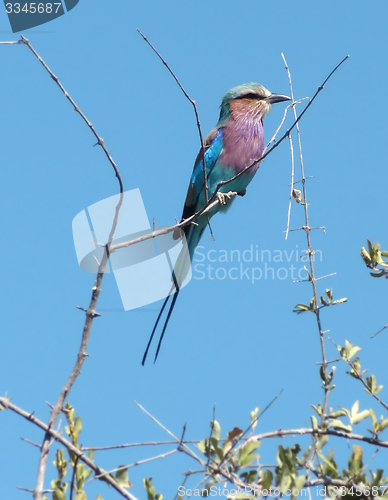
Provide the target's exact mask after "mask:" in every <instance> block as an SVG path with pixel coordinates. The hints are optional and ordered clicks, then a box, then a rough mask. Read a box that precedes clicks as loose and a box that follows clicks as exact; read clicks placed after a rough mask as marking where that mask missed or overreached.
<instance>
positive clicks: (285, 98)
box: [265, 94, 291, 104]
mask: <svg viewBox="0 0 388 500" xmlns="http://www.w3.org/2000/svg"><path fill="white" fill-rule="evenodd" d="M265 101H267V102H268V104H275V103H276V102H282V101H291V97H288V96H286V95H282V94H271V95H270V96H268V97H266V98H265Z"/></svg>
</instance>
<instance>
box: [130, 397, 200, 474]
mask: <svg viewBox="0 0 388 500" xmlns="http://www.w3.org/2000/svg"><path fill="white" fill-rule="evenodd" d="M135 403H136V405H137V406H138V407H139V408H140V409H141V410H142V411H144V413H145V414H146V415H148V416H149V417H150V419H151V420H153V421H154V422H155V423H156V424H158V425H159V427H161V428H162V429H163V430H164V431H165V432H167V434H168V435H169V436H171V437H172V438H174V439H175V441H176V442H177V443H179V444H181V447H180V449H181V451H183V452H185V453H186V454H187V455H189V456H190V457H192V458H194V459H195V460H197V462H199V463H200V464H201V465H202V466H205V462H204V461H203V460H201V459H200V458H199V457H198V456H197V455H196V454H195V453H194V452H193V451H192V450H191V449H190V448H189V447H188V446H186V445H185V444H184V443H181V440H180V439H179V438H178V437H177V436H175V435H174V434H173V433H172V432H171V431H170V430H169V429H167V427H165V426H164V425H163V424H162V423H161V422H159V420H157V419H156V418H155V417H154V416H153V415H151V413H149V412H148V411H147V410H146V409H145V408H144V407H143V406H142V405H141V404H140V403H138V402H137V401H135Z"/></svg>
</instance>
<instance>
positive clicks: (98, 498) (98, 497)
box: [96, 495, 104, 500]
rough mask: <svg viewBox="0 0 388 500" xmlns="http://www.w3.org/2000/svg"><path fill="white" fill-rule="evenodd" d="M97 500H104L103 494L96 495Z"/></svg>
mask: <svg viewBox="0 0 388 500" xmlns="http://www.w3.org/2000/svg"><path fill="white" fill-rule="evenodd" d="M96 500H104V499H103V498H102V496H101V495H97V496H96Z"/></svg>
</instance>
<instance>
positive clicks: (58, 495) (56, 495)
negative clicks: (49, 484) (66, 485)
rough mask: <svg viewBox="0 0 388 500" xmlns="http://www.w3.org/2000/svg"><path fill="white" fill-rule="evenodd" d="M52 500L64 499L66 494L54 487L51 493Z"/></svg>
mask: <svg viewBox="0 0 388 500" xmlns="http://www.w3.org/2000/svg"><path fill="white" fill-rule="evenodd" d="M53 500H66V495H65V493H64V492H63V491H61V490H60V489H58V488H56V489H55V490H54V493H53Z"/></svg>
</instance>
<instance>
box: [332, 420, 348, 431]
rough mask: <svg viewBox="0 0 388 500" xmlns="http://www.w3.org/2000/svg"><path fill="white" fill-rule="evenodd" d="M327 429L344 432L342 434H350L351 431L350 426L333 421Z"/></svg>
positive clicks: (339, 421)
mask: <svg viewBox="0 0 388 500" xmlns="http://www.w3.org/2000/svg"><path fill="white" fill-rule="evenodd" d="M328 428H329V429H330V428H332V429H335V430H338V431H344V432H351V431H352V426H351V425H345V424H344V423H343V422H341V420H333V421H332V422H330V424H329V427H328Z"/></svg>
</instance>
